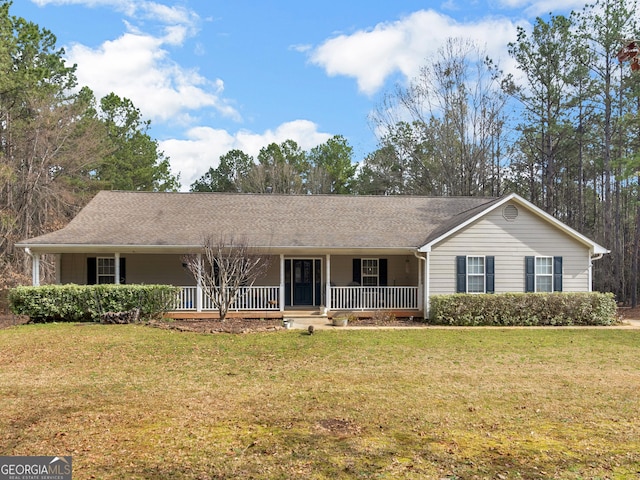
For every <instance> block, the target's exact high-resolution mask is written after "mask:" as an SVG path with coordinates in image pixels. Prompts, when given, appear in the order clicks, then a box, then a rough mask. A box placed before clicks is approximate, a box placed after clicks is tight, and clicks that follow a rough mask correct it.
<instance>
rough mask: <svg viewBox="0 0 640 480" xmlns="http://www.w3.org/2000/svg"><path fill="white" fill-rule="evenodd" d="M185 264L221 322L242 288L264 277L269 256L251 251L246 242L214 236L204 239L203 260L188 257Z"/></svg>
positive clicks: (196, 256) (194, 256) (194, 255)
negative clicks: (215, 310) (216, 310)
mask: <svg viewBox="0 0 640 480" xmlns="http://www.w3.org/2000/svg"><path fill="white" fill-rule="evenodd" d="M184 262H185V263H186V264H187V269H188V270H189V272H190V273H191V275H193V278H195V279H196V281H197V282H198V283H199V284H200V285H202V289H203V292H204V294H205V295H207V296H208V297H209V298H210V299H211V302H212V303H213V305H214V306H215V307H216V308H217V309H218V313H219V315H220V320H224V319H225V317H226V316H227V313H228V312H229V309H230V308H231V306H232V305H233V303H234V302H235V301H236V300H237V299H238V298H239V296H240V295H241V294H242V292H243V290H244V289H243V287H251V286H253V284H254V283H255V282H256V280H257V279H259V278H260V277H262V276H264V275H265V274H266V272H267V270H268V268H269V265H270V263H271V262H270V256H269V255H267V254H266V253H264V252H260V251H256V250H255V249H253V248H250V247H249V244H248V242H247V241H246V240H237V239H235V238H233V237H231V238H228V239H227V238H225V237H224V236H220V237H219V238H215V237H214V236H213V235H207V236H205V238H204V241H203V246H202V257H200V256H199V255H197V254H191V255H187V256H185V258H184Z"/></svg>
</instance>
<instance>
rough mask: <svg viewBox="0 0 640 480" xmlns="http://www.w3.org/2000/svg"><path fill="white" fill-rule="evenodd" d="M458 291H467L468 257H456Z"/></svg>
mask: <svg viewBox="0 0 640 480" xmlns="http://www.w3.org/2000/svg"><path fill="white" fill-rule="evenodd" d="M456 279H457V280H456V292H457V293H467V257H465V256H463V255H460V256H457V257H456Z"/></svg>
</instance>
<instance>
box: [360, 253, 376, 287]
mask: <svg viewBox="0 0 640 480" xmlns="http://www.w3.org/2000/svg"><path fill="white" fill-rule="evenodd" d="M361 265H362V268H361V277H360V278H361V280H362V286H365V287H377V286H378V285H379V279H380V264H379V261H378V259H377V258H363V259H362V264H361Z"/></svg>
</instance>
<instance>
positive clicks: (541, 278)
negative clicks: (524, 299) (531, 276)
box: [536, 257, 553, 292]
mask: <svg viewBox="0 0 640 480" xmlns="http://www.w3.org/2000/svg"><path fill="white" fill-rule="evenodd" d="M536 292H553V257H536Z"/></svg>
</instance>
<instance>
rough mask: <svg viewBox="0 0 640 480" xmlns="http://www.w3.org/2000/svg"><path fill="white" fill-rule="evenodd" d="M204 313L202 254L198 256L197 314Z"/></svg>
mask: <svg viewBox="0 0 640 480" xmlns="http://www.w3.org/2000/svg"><path fill="white" fill-rule="evenodd" d="M201 311H202V254H201V253H199V254H198V275H197V278H196V312H201Z"/></svg>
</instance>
